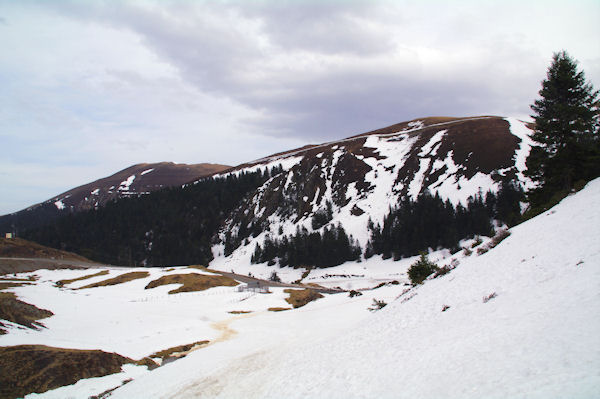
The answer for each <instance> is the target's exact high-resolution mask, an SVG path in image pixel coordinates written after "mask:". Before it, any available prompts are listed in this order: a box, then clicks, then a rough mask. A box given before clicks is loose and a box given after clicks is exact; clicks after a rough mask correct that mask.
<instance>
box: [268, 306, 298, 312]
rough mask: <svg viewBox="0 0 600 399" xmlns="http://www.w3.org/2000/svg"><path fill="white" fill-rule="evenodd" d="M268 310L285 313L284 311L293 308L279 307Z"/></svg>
mask: <svg viewBox="0 0 600 399" xmlns="http://www.w3.org/2000/svg"><path fill="white" fill-rule="evenodd" d="M267 310H268V311H269V312H283V311H284V310H292V308H278V307H274V308H269V309H267Z"/></svg>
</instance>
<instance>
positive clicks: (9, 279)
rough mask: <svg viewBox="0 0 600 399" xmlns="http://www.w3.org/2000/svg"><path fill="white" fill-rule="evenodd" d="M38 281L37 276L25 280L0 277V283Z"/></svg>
mask: <svg viewBox="0 0 600 399" xmlns="http://www.w3.org/2000/svg"><path fill="white" fill-rule="evenodd" d="M38 279H39V277H38V276H29V277H27V278H16V277H14V278H11V277H0V281H37V280H38Z"/></svg>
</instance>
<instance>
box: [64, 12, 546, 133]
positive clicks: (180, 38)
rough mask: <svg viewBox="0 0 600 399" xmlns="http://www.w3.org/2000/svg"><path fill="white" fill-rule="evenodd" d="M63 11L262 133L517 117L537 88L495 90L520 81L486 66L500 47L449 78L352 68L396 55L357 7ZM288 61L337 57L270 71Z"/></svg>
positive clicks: (407, 69) (406, 66)
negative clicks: (127, 36)
mask: <svg viewBox="0 0 600 399" xmlns="http://www.w3.org/2000/svg"><path fill="white" fill-rule="evenodd" d="M64 4H65V3H63V5H62V7H65V5H64ZM73 4H74V5H72V8H71V9H70V11H69V12H72V13H74V15H79V16H82V15H83V14H86V17H87V18H92V19H95V20H97V21H101V22H102V23H109V24H113V25H115V26H119V27H125V28H128V29H131V30H133V31H135V32H136V33H137V34H139V35H140V36H141V37H142V38H143V40H144V42H145V43H146V44H147V46H148V47H150V48H151V49H153V51H155V52H156V53H157V54H158V55H159V56H160V57H161V58H162V59H165V60H167V61H168V62H169V63H171V64H172V65H174V66H175V67H177V68H178V69H179V71H180V72H181V74H182V76H183V77H184V78H185V79H186V80H187V81H189V82H191V83H192V84H194V85H195V86H196V87H197V88H198V89H199V90H201V91H205V92H211V93H215V94H217V95H219V96H225V97H228V98H231V99H233V100H235V101H237V102H239V103H242V104H244V105H246V106H249V107H251V108H252V109H255V110H259V111H261V114H262V116H261V117H260V118H253V119H251V120H246V122H247V123H248V125H249V126H251V127H252V128H253V130H254V131H255V132H259V133H262V134H267V135H275V136H295V137H302V138H305V139H311V140H323V139H331V138H337V137H343V136H344V135H347V134H352V133H360V132H362V131H364V130H369V129H374V128H378V127H381V126H383V125H385V124H388V123H396V122H399V121H403V120H407V119H413V118H417V117H424V116H430V115H450V116H463V115H473V114H490V113H493V112H495V111H496V110H498V111H499V112H504V111H505V110H506V109H507V108H506V106H504V107H503V106H502V104H501V103H502V102H505V103H522V104H523V105H522V108H519V110H522V109H526V108H527V101H529V100H530V98H531V97H530V95H529V94H527V90H529V89H530V88H531V87H535V86H536V84H537V81H536V82H532V86H531V87H527V88H521V89H519V90H517V91H516V92H512V93H504V92H502V90H501V89H498V85H499V83H498V80H501V79H512V78H515V77H518V76H519V75H522V74H521V73H520V72H519V71H515V70H511V69H510V68H507V70H503V68H502V67H498V66H497V65H495V64H496V63H498V61H499V60H501V58H502V59H504V60H506V59H507V58H510V56H511V53H510V52H511V51H513V50H511V49H503V51H502V57H501V58H500V57H498V56H496V55H494V53H493V51H490V52H489V54H488V55H489V59H487V60H485V62H483V63H482V64H481V65H479V68H478V69H473V68H468V67H465V68H464V70H461V69H459V68H458V67H457V66H456V65H455V66H454V67H453V68H454V69H450V70H449V72H448V73H449V74H450V75H448V74H440V75H439V76H431V77H428V76H424V72H423V71H422V70H420V67H419V60H418V58H417V55H416V54H411V53H410V51H406V52H405V54H404V56H403V58H404V59H403V60H402V64H400V65H398V66H397V68H396V69H394V65H393V63H391V62H389V63H388V62H386V61H385V57H383V58H384V61H382V62H381V64H377V63H374V64H373V65H370V66H364V65H363V66H361V62H360V61H361V60H364V59H370V58H371V57H376V56H377V55H379V56H380V57H381V55H382V54H385V53H386V51H387V52H389V53H390V55H391V54H392V53H393V52H394V51H395V52H397V51H398V50H399V49H397V48H394V47H393V44H392V42H391V41H390V40H389V38H388V37H387V36H386V32H385V30H383V31H382V30H376V29H371V28H369V24H365V23H360V22H359V21H361V20H362V22H365V18H366V19H368V18H370V17H373V18H375V17H376V16H377V15H375V14H376V12H375V11H374V7H371V6H370V4H371V3H368V2H364V1H362V2H348V3H345V2H317V1H314V2H308V3H299V2H292V1H289V2H258V3H256V2H228V3H208V2H206V3H200V5H197V4H196V6H191V5H189V4H186V3H178V2H175V3H168V4H170V7H171V8H169V7H166V8H157V7H142V6H137V5H132V4H127V5H119V6H107V5H106V4H107V3H96V6H95V7H83V8H82V7H81V6H79V5H77V4H76V3H73ZM157 4H159V3H157ZM182 8H183V10H182ZM62 11H64V9H63V10H62ZM182 11H183V12H182ZM388 22H389V21H388ZM376 23H377V21H376V20H373V21H371V24H376ZM412 23H413V24H415V23H416V22H414V21H412ZM238 24H239V25H240V26H238ZM440 29H442V27H440ZM249 30H250V31H251V34H248V31H249ZM467 33H468V32H467ZM448 34H450V32H448ZM462 34H463V35H466V33H464V32H463V33H462ZM263 39H265V40H266V43H267V44H266V45H265V43H263V42H261V40H263ZM269 44H270V45H274V46H275V48H274V49H273V48H272V47H269ZM294 52H296V53H294ZM293 54H296V55H297V56H298V57H300V61H302V59H301V58H302V57H308V58H311V57H315V58H317V59H319V57H327V56H328V55H329V54H335V55H338V54H339V58H340V60H341V61H340V62H339V63H338V64H336V66H335V67H332V68H329V69H327V68H320V69H319V70H318V71H316V70H315V71H311V70H310V68H309V70H302V68H298V67H297V66H295V65H285V62H284V65H276V66H273V65H271V62H276V61H277V57H279V56H282V57H289V56H290V55H293ZM525 58H527V56H525ZM465 61H469V60H465ZM287 62H290V61H287ZM378 67H381V69H379V68H378ZM430 67H431V66H430ZM439 67H440V69H443V68H444V67H445V65H440V66H439ZM432 68H434V69H435V66H433V67H432ZM540 73H543V71H540ZM500 86H502V84H500ZM233 117H235V116H233Z"/></svg>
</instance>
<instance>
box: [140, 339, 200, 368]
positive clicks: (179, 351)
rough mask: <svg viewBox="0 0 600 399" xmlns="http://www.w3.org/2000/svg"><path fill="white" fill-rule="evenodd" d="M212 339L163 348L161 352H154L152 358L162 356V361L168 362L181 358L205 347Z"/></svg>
mask: <svg viewBox="0 0 600 399" xmlns="http://www.w3.org/2000/svg"><path fill="white" fill-rule="evenodd" d="M209 342H210V341H198V342H194V343H192V344H186V345H179V346H174V347H172V348H169V349H165V350H162V351H160V352H156V353H153V354H152V355H150V356H149V357H150V358H153V357H160V358H161V359H162V363H163V364H164V363H165V362H168V361H169V360H174V359H179V358H182V357H185V356H186V355H187V354H188V353H190V352H193V351H195V350H197V349H200V348H203V347H205V346H206V345H208V344H209Z"/></svg>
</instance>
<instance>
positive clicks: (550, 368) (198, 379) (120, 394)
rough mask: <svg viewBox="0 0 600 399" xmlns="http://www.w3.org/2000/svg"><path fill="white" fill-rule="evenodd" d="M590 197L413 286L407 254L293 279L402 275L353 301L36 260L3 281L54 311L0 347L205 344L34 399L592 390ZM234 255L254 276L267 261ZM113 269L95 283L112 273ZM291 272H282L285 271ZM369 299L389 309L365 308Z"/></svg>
mask: <svg viewBox="0 0 600 399" xmlns="http://www.w3.org/2000/svg"><path fill="white" fill-rule="evenodd" d="M599 199H600V180H596V181H594V182H592V183H590V184H589V185H588V187H586V188H585V189H584V190H583V191H581V192H580V193H578V194H575V195H573V196H571V197H569V198H567V199H565V200H564V201H563V202H562V203H561V204H559V205H558V206H557V207H555V208H553V209H552V210H551V211H549V212H546V213H545V214H543V215H540V216H538V217H536V218H534V219H532V220H530V221H528V222H526V223H524V224H522V225H520V226H517V227H515V228H513V229H512V230H511V232H512V234H511V235H510V236H509V237H508V238H506V239H505V240H504V241H502V242H501V243H500V244H499V245H498V246H497V247H495V248H493V249H491V250H490V251H489V252H487V253H485V254H483V255H479V256H478V255H477V254H476V251H474V253H473V254H472V255H471V256H465V255H464V254H463V253H460V254H456V255H454V256H451V255H450V254H448V253H445V252H439V253H436V254H433V255H432V259H434V260H436V261H438V264H440V265H441V264H449V263H450V262H452V261H453V259H454V260H455V261H454V263H455V264H456V260H458V261H459V264H458V266H457V267H456V268H455V269H454V270H453V271H451V272H450V273H449V274H447V275H445V276H442V277H439V278H436V279H431V280H428V281H426V283H425V284H424V285H422V286H419V287H417V288H412V289H409V288H410V287H408V286H406V285H405V282H406V275H405V271H406V270H407V268H408V266H409V265H410V263H412V261H414V259H409V260H404V261H400V262H393V261H390V260H387V261H383V260H381V258H377V257H375V258H372V259H370V260H368V261H363V262H362V263H354V264H345V265H342V266H338V267H336V268H330V269H325V270H321V271H318V272H317V271H312V272H311V273H310V274H309V275H308V277H306V278H305V280H304V282H317V283H319V284H327V285H330V286H341V287H343V288H346V289H359V288H365V287H374V286H376V285H378V284H379V283H380V282H383V281H392V280H397V281H398V282H399V284H397V285H385V286H383V287H380V288H378V289H375V290H368V291H363V295H362V296H358V297H354V298H350V297H349V296H348V295H347V294H333V295H326V296H325V298H323V299H320V300H318V301H315V302H312V303H309V304H308V305H306V306H304V307H302V308H299V309H295V310H291V311H285V312H276V313H274V312H269V311H267V310H266V309H267V308H268V307H276V306H279V307H289V305H288V304H287V303H286V302H285V301H284V298H285V297H286V296H287V295H286V294H284V293H283V289H272V290H273V293H272V294H262V295H260V294H256V295H249V294H248V293H237V292H236V291H235V288H233V287H217V288H212V289H210V290H208V291H204V292H201V293H186V294H178V295H168V294H167V291H169V290H170V289H173V288H174V287H175V286H173V285H172V286H165V287H158V288H155V289H152V290H144V289H143V288H144V286H145V285H146V284H147V283H148V282H149V281H151V280H153V279H156V278H158V277H160V275H164V274H168V273H180V272H182V270H185V271H186V272H200V271H198V270H194V269H181V268H177V269H176V270H174V271H167V270H168V269H151V270H150V272H151V273H152V275H151V276H150V277H147V278H145V279H141V280H135V281H132V282H128V283H125V284H120V285H116V286H113V287H99V288H93V289H86V290H80V291H73V290H69V289H58V288H56V287H54V286H53V282H55V281H57V280H60V279H63V278H74V277H78V276H81V275H85V274H88V273H89V271H73V270H71V271H64V270H62V271H60V270H58V271H37V272H35V273H34V274H37V275H38V276H40V279H39V280H38V283H37V284H36V285H35V286H31V287H18V288H14V289H13V291H14V292H15V293H16V294H17V295H18V296H19V297H20V298H21V299H22V300H24V301H26V302H29V303H32V304H34V305H37V306H38V307H43V308H46V309H49V310H51V311H53V312H54V313H55V316H52V317H50V318H48V319H45V320H43V322H44V323H45V325H46V326H47V327H48V329H46V330H43V331H39V332H35V331H24V330H20V329H12V330H11V331H10V333H9V334H7V335H4V336H0V345H2V346H5V345H16V344H28V343H37V344H46V345H51V346H58V347H69V348H85V349H92V348H93V349H103V350H106V351H115V352H117V353H120V354H122V355H125V356H129V357H133V358H140V357H142V356H146V355H149V354H151V353H153V352H156V351H158V350H160V349H164V348H168V347H172V346H175V345H181V344H186V343H191V342H195V341H199V340H203V339H208V340H211V341H212V342H213V343H212V344H211V345H209V346H207V347H205V348H202V349H200V350H197V351H195V352H192V353H190V354H189V355H188V356H187V357H185V358H183V359H181V360H178V361H175V362H173V363H169V364H166V365H164V366H162V367H160V368H158V369H156V370H154V371H151V372H148V371H147V370H145V367H139V366H138V367H133V366H131V367H128V368H126V370H125V371H124V373H122V374H121V375H113V376H107V377H102V378H98V379H89V380H82V381H80V382H79V383H78V384H75V385H73V386H70V387H64V388H60V389H58V390H54V391H50V392H48V393H46V394H43V395H31V397H44V398H52V397H56V398H59V397H60V398H65V397H77V398H79V397H87V396H89V395H90V394H91V393H94V392H95V393H100V392H102V391H104V390H106V389H109V388H112V387H114V386H117V385H119V382H120V381H122V380H124V379H127V378H134V380H133V381H132V382H130V383H128V384H126V385H124V386H122V387H121V388H119V389H117V390H116V391H114V392H113V393H112V395H111V398H192V397H222V398H239V397H244V398H264V397H266V398H281V397H286V398H306V397H311V398H336V397H339V398H348V397H357V398H359V397H360V398H392V397H393V398H404V397H406V398H415V397H417V398H440V397H444V398H482V397H485V398H505V397H510V398H512V397H527V398H566V397H568V398H592V397H597V393H598V392H600V319H598V314H600V209H598V207H597V204H598V201H599ZM467 244H468V243H465V245H467ZM482 245H485V243H484V244H482ZM211 266H212V265H211ZM243 267H246V266H243ZM247 267H248V268H249V269H248V270H254V271H255V272H256V273H255V275H256V274H261V273H268V274H270V271H271V270H274V269H272V268H269V267H267V266H261V265H252V266H250V265H248V266H247ZM261 268H262V269H261ZM263 269H264V270H263ZM136 270H138V269H136ZM140 270H148V269H140ZM244 270H245V269H244ZM126 271H130V269H127V270H126ZM236 271H237V270H236ZM110 273H111V274H110V275H109V276H101V277H98V278H95V280H103V279H106V278H108V277H111V276H113V275H118V274H121V273H124V270H123V269H119V270H117V269H114V270H111V272H110ZM298 273H301V271H294V270H293V269H290V270H288V271H286V270H280V271H279V274H280V275H281V276H282V277H283V276H287V277H290V279H291V278H292V277H294V278H296V277H297V274H298ZM26 275H30V273H28V274H26ZM343 275H346V276H349V277H342V276H343ZM284 279H286V278H284ZM288 281H289V280H288ZM90 282H93V281H92V280H89V281H85V282H83V281H82V282H78V283H73V284H72V286H73V287H76V286H78V285H79V286H81V285H84V284H88V283H90ZM488 297H489V298H490V299H489V300H484V298H488ZM244 298H245V299H244ZM373 298H376V299H378V300H384V301H385V302H388V303H389V305H388V306H387V307H385V308H383V309H382V310H380V311H377V312H369V311H368V310H367V308H368V307H369V306H371V303H372V301H373ZM446 307H447V308H446ZM444 309H445V310H444ZM232 310H252V311H253V313H248V314H243V315H232V314H230V313H228V312H229V311H232Z"/></svg>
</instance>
